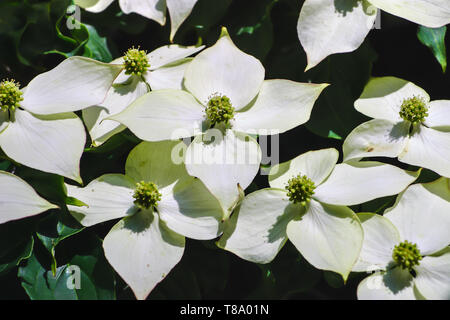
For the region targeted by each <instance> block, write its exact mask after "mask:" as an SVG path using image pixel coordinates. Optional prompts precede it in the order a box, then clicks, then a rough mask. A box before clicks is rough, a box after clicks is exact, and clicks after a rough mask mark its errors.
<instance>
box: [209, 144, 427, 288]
mask: <svg viewBox="0 0 450 320" xmlns="http://www.w3.org/2000/svg"><path fill="white" fill-rule="evenodd" d="M338 157H339V153H338V151H337V150H336V149H322V150H317V151H310V152H307V153H304V154H302V155H300V156H298V157H296V158H294V159H293V160H290V161H287V162H284V163H281V164H279V165H276V166H274V167H272V168H271V170H270V174H269V184H270V188H266V189H262V190H258V191H255V192H253V193H250V194H249V195H247V196H246V197H245V198H244V200H243V201H242V203H241V205H240V207H238V208H237V209H236V211H235V212H234V213H233V215H232V216H231V218H230V219H229V220H228V221H227V222H226V225H225V227H224V233H223V236H222V237H221V238H220V240H219V241H218V243H217V244H218V246H219V247H221V248H224V249H226V250H228V251H231V252H233V253H235V254H236V255H238V256H239V257H241V258H243V259H246V260H249V261H252V262H256V263H268V262H270V261H272V260H273V259H274V258H275V256H276V255H277V253H278V252H279V250H280V249H281V248H282V247H283V245H284V243H285V242H286V240H287V239H289V240H290V241H291V242H292V243H293V244H294V245H295V247H296V248H297V249H298V250H299V251H300V253H301V254H302V255H303V256H304V257H305V259H306V260H307V261H308V262H309V263H311V264H312V265H313V266H314V267H316V268H319V269H325V270H332V271H335V272H337V273H339V274H341V275H342V277H343V278H344V279H347V277H348V274H349V273H350V271H351V269H352V267H353V265H354V263H355V262H356V260H357V258H358V256H359V252H360V249H361V246H362V241H363V230H362V227H361V225H360V222H359V219H358V217H357V216H356V215H355V213H354V212H353V211H352V210H351V209H350V208H348V207H346V206H347V205H355V204H360V203H363V202H367V201H370V200H373V199H376V198H380V197H383V196H388V195H394V194H396V193H398V192H400V191H402V190H404V189H405V188H406V187H407V186H408V185H409V184H410V183H412V182H413V181H414V180H415V179H416V178H417V177H418V174H419V171H418V172H410V171H405V170H402V169H399V168H397V167H395V166H392V165H388V164H382V163H380V162H372V161H370V162H355V163H352V164H346V163H341V164H336V163H337V160H338Z"/></svg>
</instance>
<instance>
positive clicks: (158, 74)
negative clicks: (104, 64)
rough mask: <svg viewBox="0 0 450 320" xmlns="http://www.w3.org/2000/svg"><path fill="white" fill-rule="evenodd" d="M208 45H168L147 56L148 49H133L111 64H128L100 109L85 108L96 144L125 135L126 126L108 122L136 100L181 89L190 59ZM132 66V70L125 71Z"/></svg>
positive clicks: (94, 143) (89, 129)
mask: <svg viewBox="0 0 450 320" xmlns="http://www.w3.org/2000/svg"><path fill="white" fill-rule="evenodd" d="M203 48H204V46H198V47H196V46H191V47H183V46H179V45H167V46H163V47H160V48H157V49H156V50H153V51H152V52H150V53H149V54H147V53H146V52H145V51H144V50H139V49H135V48H132V49H129V50H128V51H127V52H126V54H125V56H124V57H121V58H118V59H116V60H114V61H113V62H111V63H112V64H122V65H124V70H123V71H122V72H121V74H120V75H119V77H118V78H117V79H116V81H115V82H114V84H113V86H112V87H111V89H110V90H109V91H108V95H107V97H106V99H105V101H103V103H102V104H101V105H99V106H93V107H90V108H87V109H83V121H84V123H85V124H86V127H87V128H88V131H89V135H90V136H91V140H92V145H93V146H99V145H101V144H102V143H104V142H105V141H106V140H108V139H109V138H110V137H112V136H113V135H114V134H116V133H119V132H121V131H122V130H124V129H125V126H123V125H121V124H120V123H117V122H116V121H111V120H105V118H107V117H108V116H111V115H113V114H116V113H119V112H121V111H122V110H124V109H125V108H126V107H127V106H128V105H129V104H131V103H132V102H133V101H134V100H136V99H137V98H139V97H140V96H142V95H144V94H145V93H147V92H149V89H150V88H151V90H160V89H168V88H171V89H181V88H182V80H183V75H184V71H185V69H186V67H187V66H188V64H189V63H190V62H191V60H192V58H186V57H187V56H190V55H192V54H194V53H196V52H198V51H200V50H202V49H203ZM127 65H128V70H125V69H126V68H127Z"/></svg>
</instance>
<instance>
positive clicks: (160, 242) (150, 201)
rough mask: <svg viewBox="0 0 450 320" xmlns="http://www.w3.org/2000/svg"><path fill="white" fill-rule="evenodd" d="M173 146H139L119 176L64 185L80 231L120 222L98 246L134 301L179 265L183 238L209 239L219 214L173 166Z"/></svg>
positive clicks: (211, 198) (180, 167)
mask: <svg viewBox="0 0 450 320" xmlns="http://www.w3.org/2000/svg"><path fill="white" fill-rule="evenodd" d="M179 143H182V142H178V141H163V142H142V143H140V144H139V145H138V146H137V147H135V148H134V149H133V150H132V151H131V152H130V154H129V156H128V158H127V161H126V165H125V175H122V174H106V175H103V176H101V177H99V178H97V179H95V180H93V181H91V182H90V183H89V184H88V185H87V186H86V187H84V188H79V187H76V186H72V185H69V184H67V185H66V187H67V194H68V196H71V197H74V198H76V199H78V200H80V201H82V202H83V203H85V204H86V205H87V206H80V207H77V206H72V205H69V206H68V208H69V210H70V212H71V213H72V215H73V216H74V217H75V218H76V219H78V220H79V221H80V223H81V224H82V225H84V226H92V225H94V224H98V223H100V222H104V221H108V220H112V219H118V218H122V219H121V220H120V221H119V222H118V223H117V224H116V225H115V226H114V227H113V228H112V229H111V231H110V232H109V233H108V235H107V236H106V237H105V239H104V241H103V248H104V250H105V255H106V258H107V259H108V261H109V262H110V264H111V265H112V266H113V268H114V269H115V270H116V271H117V272H118V273H119V275H120V276H121V277H122V278H123V279H124V280H125V281H126V282H127V283H128V284H129V286H130V287H131V289H132V290H133V292H134V293H135V295H136V297H137V298H138V299H145V298H146V297H147V295H148V294H149V293H150V292H151V291H152V289H153V288H154V287H155V286H156V285H157V284H158V283H159V282H160V281H162V280H163V279H164V278H165V276H166V275H167V274H168V273H169V272H170V270H171V269H172V268H173V267H174V266H175V265H176V264H177V263H178V262H179V261H180V259H181V257H182V255H183V251H184V246H185V238H184V237H189V238H193V239H201V240H205V239H213V238H216V237H217V236H218V235H219V234H220V233H221V222H220V221H221V219H222V216H223V211H222V208H221V206H220V203H219V201H218V200H217V199H216V198H215V197H214V196H213V195H212V194H211V193H210V192H209V191H208V189H206V187H205V186H204V185H203V183H202V182H201V181H200V180H199V179H197V178H194V177H191V176H189V175H188V173H187V172H186V169H185V166H184V164H183V163H181V164H177V163H174V162H173V158H172V150H173V149H174V148H176V146H177V144H179Z"/></svg>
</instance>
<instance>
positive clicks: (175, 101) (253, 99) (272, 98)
mask: <svg viewBox="0 0 450 320" xmlns="http://www.w3.org/2000/svg"><path fill="white" fill-rule="evenodd" d="M264 74H265V70H264V67H263V66H262V64H261V62H260V61H259V60H257V59H256V58H254V57H253V56H250V55H248V54H246V53H244V52H242V51H241V50H239V49H238V48H237V47H236V46H235V45H234V43H233V42H232V40H231V38H230V36H229V34H228V32H227V30H226V28H223V29H222V33H221V36H220V38H219V40H218V41H217V43H216V44H214V45H213V46H212V47H210V48H207V49H205V50H204V51H202V52H200V53H199V54H198V55H197V56H196V57H195V58H194V59H193V60H192V62H191V63H190V64H189V66H188V67H187V69H186V72H185V74H184V87H185V88H186V90H187V91H183V90H173V89H170V90H158V91H153V92H150V93H147V94H145V95H144V96H142V97H140V98H139V99H137V100H136V101H135V102H134V103H132V104H131V105H130V106H129V107H128V108H127V109H125V110H124V111H123V112H121V113H119V114H117V115H114V116H112V117H110V118H109V119H112V120H116V121H118V122H120V123H122V124H124V125H125V126H127V127H128V128H129V129H130V130H131V131H132V132H133V133H134V134H135V135H136V136H138V137H139V138H141V139H143V140H147V141H158V140H166V139H179V138H187V137H192V136H195V138H194V141H193V142H192V143H191V144H190V145H189V147H188V149H187V156H186V167H187V170H188V172H189V174H190V175H192V176H195V177H198V178H200V179H201V180H202V181H203V182H204V183H205V185H206V186H207V187H208V188H209V189H210V190H211V192H212V193H213V194H214V195H216V196H217V197H218V198H219V199H220V201H221V203H222V205H223V208H224V210H225V212H227V214H229V213H231V211H232V209H233V207H234V206H235V205H236V203H237V201H238V199H239V196H240V190H242V189H245V188H246V187H247V186H248V185H249V184H250V183H251V182H252V180H253V179H254V177H255V175H256V174H257V172H258V170H259V165H260V162H261V150H260V147H259V145H258V143H257V142H256V140H255V139H254V138H252V137H251V136H249V135H248V134H262V135H270V134H279V133H282V132H285V131H287V130H290V129H292V128H294V127H296V126H298V125H300V124H303V123H305V122H306V121H308V119H309V117H310V114H311V110H312V108H313V105H314V102H315V101H316V99H317V98H318V96H319V95H320V93H321V92H322V90H323V89H324V88H325V87H326V86H327V85H328V84H311V83H298V82H294V81H289V80H279V79H275V80H264ZM149 128H151V130H149ZM225 218H226V217H225Z"/></svg>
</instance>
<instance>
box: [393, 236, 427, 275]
mask: <svg viewBox="0 0 450 320" xmlns="http://www.w3.org/2000/svg"><path fill="white" fill-rule="evenodd" d="M392 259H394V261H395V263H396V264H397V265H398V266H400V267H401V268H402V269H408V270H410V271H411V270H412V268H413V267H414V266H418V265H419V261H420V260H422V256H421V254H420V251H419V249H417V245H416V244H415V243H411V242H408V241H407V240H405V241H404V242H401V243H400V244H398V245H396V246H395V247H394V251H393V253H392Z"/></svg>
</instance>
